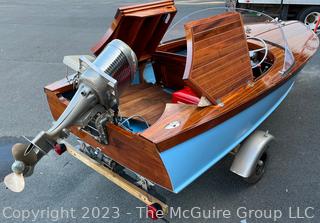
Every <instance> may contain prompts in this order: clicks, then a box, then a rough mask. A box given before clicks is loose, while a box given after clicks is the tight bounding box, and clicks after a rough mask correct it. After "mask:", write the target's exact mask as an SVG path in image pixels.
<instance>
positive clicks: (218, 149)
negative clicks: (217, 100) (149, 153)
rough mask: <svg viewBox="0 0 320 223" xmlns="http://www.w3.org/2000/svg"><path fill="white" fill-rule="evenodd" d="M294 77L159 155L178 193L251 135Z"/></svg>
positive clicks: (272, 109)
mask: <svg viewBox="0 0 320 223" xmlns="http://www.w3.org/2000/svg"><path fill="white" fill-rule="evenodd" d="M294 79H295V78H291V79H290V80H288V81H287V82H286V83H285V84H283V85H282V86H280V87H279V88H277V89H276V90H274V91H273V92H272V93H270V94H269V95H267V96H265V97H264V98H262V99H261V100H259V101H258V102H256V103H255V104H253V105H252V106H250V107H249V108H247V109H246V110H244V111H242V112H241V113H239V114H237V115H236V116H234V117H232V118H230V119H228V120H227V121H225V122H223V123H221V124H220V125H218V126H216V127H214V128H212V129H210V130H208V131H206V132H204V133H202V134H200V135H198V136H196V137H193V138H191V139H189V140H187V141H185V142H183V143H181V144H179V145H177V146H174V147H172V148H170V149H169V150H166V151H164V152H162V153H161V154H160V156H161V158H162V160H163V163H164V165H165V167H166V169H167V171H168V174H169V176H170V180H171V183H172V186H173V192H175V193H178V192H180V191H181V190H183V189H184V188H185V187H186V186H188V185H189V184H190V183H191V182H192V181H194V180H195V179H196V178H197V177H199V176H200V175H201V174H202V173H204V172H205V171H206V170H208V169H209V168H210V167H211V166H213V165H214V164H215V163H217V162H218V161H219V160H220V159H222V158H223V157H224V156H225V155H227V154H228V153H229V152H230V151H231V150H232V149H233V148H234V147H235V146H237V145H238V144H239V143H241V142H242V141H243V140H244V139H245V138H246V137H247V136H248V135H249V134H251V133H252V132H253V131H254V130H255V129H256V128H257V127H258V126H259V125H260V124H261V123H262V122H263V121H264V120H265V119H266V118H267V117H268V116H269V115H270V114H271V113H272V112H273V111H274V110H275V109H276V108H277V107H278V106H279V105H280V103H281V102H282V101H283V100H284V98H285V97H286V96H287V94H288V93H289V92H290V90H291V88H292V86H293V84H294Z"/></svg>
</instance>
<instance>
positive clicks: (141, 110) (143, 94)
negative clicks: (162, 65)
mask: <svg viewBox="0 0 320 223" xmlns="http://www.w3.org/2000/svg"><path fill="white" fill-rule="evenodd" d="M170 102H171V95H170V94H168V93H166V92H165V91H163V89H162V88H161V87H159V86H154V85H152V84H139V85H132V86H130V87H128V88H127V89H126V90H125V92H123V93H122V95H121V97H120V113H121V116H123V117H129V116H132V115H140V116H142V117H144V118H145V119H146V120H147V122H148V123H149V124H150V125H152V124H153V123H155V122H156V121H157V120H158V119H159V118H160V116H161V115H162V113H163V111H164V109H165V106H166V103H170Z"/></svg>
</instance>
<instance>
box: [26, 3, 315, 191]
mask: <svg viewBox="0 0 320 223" xmlns="http://www.w3.org/2000/svg"><path fill="white" fill-rule="evenodd" d="M210 10H212V9H210ZM176 12H177V9H176V7H175V5H174V2H173V1H171V0H165V1H160V2H154V3H147V4H142V5H135V6H130V7H123V8H119V9H118V11H117V13H116V16H115V19H114V21H113V22H112V25H111V27H110V28H109V29H108V31H107V32H106V34H105V35H104V36H103V38H102V39H101V40H100V41H99V42H98V43H97V44H96V45H95V46H94V47H93V48H92V52H93V54H94V55H95V57H97V59H96V60H95V58H94V57H93V58H91V60H92V61H94V62H93V64H94V66H93V65H92V64H91V63H90V61H89V60H86V59H83V58H82V59H81V61H82V62H83V61H85V62H86V63H87V65H88V64H89V65H90V64H91V65H90V66H89V67H90V68H91V69H93V70H95V71H96V72H98V73H99V72H100V70H99V66H100V65H101V64H99V62H97V61H98V58H99V55H101V54H102V53H103V51H104V49H105V47H106V46H108V44H110V43H112V42H113V41H114V40H115V39H118V40H121V41H122V42H124V43H125V44H126V45H127V46H129V47H130V48H131V49H132V51H133V52H134V53H135V54H136V58H137V62H138V72H137V74H136V81H135V82H136V83H135V84H132V85H130V86H126V88H125V89H124V90H121V91H122V94H121V95H120V97H119V104H118V106H119V107H118V110H117V111H118V113H117V112H116V113H117V114H114V116H118V117H120V118H119V119H118V118H117V119H113V120H108V121H107V122H106V124H105V126H103V131H104V137H105V138H104V139H102V138H103V137H102V136H101V132H99V129H98V126H96V125H95V124H94V123H95V122H92V120H91V121H90V122H87V125H84V124H82V125H80V124H78V123H76V124H75V122H72V123H71V124H70V123H68V125H66V126H67V128H68V129H69V130H70V132H71V133H72V134H73V135H75V136H76V137H78V139H79V140H81V141H82V142H84V144H83V146H84V147H88V148H91V149H93V150H94V151H97V148H98V150H99V151H101V152H102V155H103V156H104V157H107V158H108V160H109V161H110V160H112V161H113V162H114V163H116V164H117V165H119V166H121V167H125V168H126V169H129V170H131V171H133V172H134V173H136V174H137V175H138V176H139V177H140V179H144V180H145V182H144V184H147V186H148V185H149V186H150V185H153V184H157V185H159V186H161V187H163V188H165V189H167V190H170V191H173V192H175V193H178V192H180V191H181V190H183V189H184V188H185V187H186V186H188V185H189V184H190V183H191V182H193V181H194V180H195V179H196V178H197V177H199V176H200V175H201V174H202V173H204V172H205V171H206V170H207V169H209V168H210V167H212V166H213V165H214V164H215V163H216V162H218V161H219V160H220V159H222V158H223V157H224V156H226V155H227V154H229V153H230V152H232V151H234V149H235V148H236V147H237V145H239V144H241V143H243V142H244V140H246V138H247V137H248V136H250V135H252V134H253V133H254V131H255V130H256V128H257V127H258V126H259V125H260V124H261V123H262V122H263V121H264V120H265V119H266V118H267V117H268V116H269V115H270V114H271V113H272V112H273V111H274V110H275V109H276V108H277V107H278V106H279V104H280V103H281V102H282V101H283V99H284V98H285V97H286V95H287V94H288V93H289V91H290V90H291V88H292V86H293V84H294V82H295V78H296V76H297V73H298V72H299V71H300V70H301V69H302V68H303V67H304V65H305V64H306V63H307V62H308V61H309V59H310V58H311V57H312V56H313V55H314V54H315V52H316V50H317V49H318V46H319V39H318V37H317V36H316V35H315V34H314V33H313V32H312V31H311V30H308V29H307V28H306V27H305V26H304V25H303V24H302V23H300V22H298V21H288V22H279V21H277V20H274V19H272V18H270V17H267V16H264V15H263V14H256V15H258V16H257V17H258V19H260V21H252V15H253V14H254V13H253V12H252V11H249V12H248V11H245V10H241V9H237V10H229V11H225V10H222V11H221V12H222V13H220V14H218V15H212V16H209V17H207V18H202V19H196V20H192V19H191V18H192V16H188V17H186V18H187V19H191V20H192V21H188V22H186V23H184V21H185V20H184V19H186V18H183V19H182V20H181V21H180V24H181V23H182V25H184V28H185V35H183V36H179V35H178V34H179V33H178V32H176V33H175V32H173V33H172V32H171V33H170V32H167V30H168V28H169V26H170V24H171V22H172V20H173V18H174V16H175V14H176ZM201 13H203V12H201ZM213 14H214V13H213ZM192 15H194V14H192ZM197 15H198V14H197ZM265 18H266V19H265ZM171 31H173V29H171ZM166 32H167V34H166V35H165V33H166ZM171 34H172V36H173V37H175V38H174V39H171V40H169V41H166V42H164V41H162V40H163V39H165V38H167V37H168V36H170V35H171ZM164 35H165V37H164ZM101 57H102V56H101ZM87 58H88V57H87ZM67 59H68V58H67ZM69 59H70V58H69ZM81 61H80V62H81ZM80 62H79V63H80ZM69 66H71V65H70V64H69ZM71 67H72V66H71ZM97 67H98V68H97ZM87 69H89V68H87ZM101 69H102V68H101ZM102 70H104V69H102ZM82 72H83V71H79V70H78V74H77V75H80V76H81V73H82ZM77 75H74V76H73V77H72V78H70V77H69V78H65V79H62V80H60V81H57V82H55V83H52V84H50V85H48V86H46V87H45V93H46V95H47V99H48V103H49V107H50V110H51V113H52V116H53V118H54V119H55V120H59V117H61V116H62V115H63V112H64V111H66V108H67V107H68V105H69V103H70V100H71V99H73V98H74V97H75V96H74V95H75V94H76V91H77V88H75V87H74V86H75V83H76V81H77V80H78V79H77ZM102 75H104V74H102ZM137 77H139V78H137ZM137 79H139V80H137ZM67 110H68V109H67ZM97 114H98V113H97ZM91 118H92V119H94V117H91ZM119 120H120V121H119ZM92 123H93V124H92ZM97 129H98V130H97ZM259 134H260V133H259ZM259 134H258V135H259ZM60 136H61V135H60ZM41 137H42V136H41ZM41 137H40V138H41ZM101 137H102V138H101ZM60 138H61V137H60ZM253 138H254V140H251V141H250V142H247V143H244V144H246V146H245V147H250V146H249V144H250V143H251V144H252V142H253V141H254V142H259V143H261V145H263V146H260V145H257V148H258V149H256V150H254V151H251V150H250V149H252V148H251V147H250V148H249V149H241V148H240V152H241V151H242V150H243V151H244V152H242V153H243V154H244V155H241V156H245V158H244V159H240V158H239V159H240V161H242V164H239V163H238V164H237V163H235V164H234V165H235V167H234V172H237V171H239V172H241V171H240V170H239V168H240V167H239V165H240V166H241V165H242V167H241V168H251V169H252V168H253V166H254V167H255V166H256V165H257V163H259V162H260V164H261V161H263V154H264V152H265V148H264V145H265V144H266V143H268V142H269V141H270V140H271V138H272V137H271V136H270V135H268V133H264V134H263V135H262V136H261V134H260V136H259V137H257V134H256V135H255V137H253ZM264 138H265V139H264ZM255 140H256V141H255ZM47 141H48V140H47ZM56 141H58V140H56ZM38 142H39V140H38V141H37V140H33V141H32V142H31V144H30V145H31V146H30V145H29V146H28V148H29V151H30V150H32V149H33V150H34V149H35V150H37V148H38V147H42V146H43V144H41V143H38ZM39 149H42V150H45V151H47V150H46V149H43V148H39ZM240 152H239V154H240ZM249 152H250V154H251V155H249V156H248V153H249ZM250 157H253V158H252V159H251V161H250ZM242 158H243V157H242ZM240 161H239V160H238V162H240ZM243 161H247V163H248V165H251V166H250V167H248V165H246V164H243ZM235 162H237V161H235ZM243 166H244V167H243ZM244 172H245V171H244ZM250 174H253V175H255V174H256V172H254V171H253V170H251V173H250ZM239 175H241V174H239ZM244 177H246V178H247V177H250V176H244ZM147 188H148V187H147Z"/></svg>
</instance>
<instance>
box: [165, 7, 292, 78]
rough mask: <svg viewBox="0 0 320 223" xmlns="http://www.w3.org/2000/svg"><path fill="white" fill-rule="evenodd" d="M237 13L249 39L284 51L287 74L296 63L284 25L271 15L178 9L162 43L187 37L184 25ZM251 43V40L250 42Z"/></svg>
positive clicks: (225, 9) (224, 9)
mask: <svg viewBox="0 0 320 223" xmlns="http://www.w3.org/2000/svg"><path fill="white" fill-rule="evenodd" d="M230 11H235V12H238V13H240V14H241V17H242V20H243V24H244V30H245V33H246V35H247V37H258V38H261V39H263V40H264V41H265V42H267V43H268V44H272V45H275V46H278V47H279V48H281V49H282V50H283V56H282V57H281V58H280V59H281V60H283V68H282V73H285V72H286V71H287V70H288V69H289V68H290V67H291V66H292V65H293V63H294V57H293V54H292V52H291V50H290V48H289V47H288V43H287V40H286V37H285V34H284V32H283V29H282V24H281V23H280V22H279V21H278V20H277V19H274V18H272V17H271V16H269V15H266V14H264V13H261V12H257V11H254V10H248V9H241V8H232V7H230V8H227V7H208V5H200V6H199V5H198V6H194V7H193V9H192V11H190V9H189V10H182V9H180V11H179V8H178V13H177V15H176V18H175V20H174V21H173V23H172V25H171V26H170V27H169V29H168V31H167V32H166V33H165V35H164V38H163V39H162V43H164V42H167V41H170V40H174V39H180V38H184V37H185V29H184V25H185V24H186V23H188V22H190V21H195V20H199V19H203V18H207V17H211V16H214V15H218V14H221V13H224V12H230ZM250 41H251V40H250Z"/></svg>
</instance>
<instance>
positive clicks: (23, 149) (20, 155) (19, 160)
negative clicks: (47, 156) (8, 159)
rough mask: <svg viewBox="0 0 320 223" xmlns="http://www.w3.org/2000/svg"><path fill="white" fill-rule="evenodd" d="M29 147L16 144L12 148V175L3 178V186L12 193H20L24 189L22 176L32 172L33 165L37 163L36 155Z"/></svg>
mask: <svg viewBox="0 0 320 223" xmlns="http://www.w3.org/2000/svg"><path fill="white" fill-rule="evenodd" d="M28 148H29V146H28V145H25V144H22V143H17V144H15V145H14V146H13V147H12V156H13V158H14V159H15V162H14V163H13V164H12V166H11V169H12V173H10V174H9V175H7V176H6V177H5V178H4V184H5V185H6V187H7V188H8V189H9V190H11V191H13V192H17V193H18V192H22V191H23V189H24V187H25V180H24V176H28V175H30V174H31V173H32V172H33V168H34V165H35V164H36V163H37V161H38V158H37V154H36V152H35V151H34V150H33V149H31V150H30V149H28Z"/></svg>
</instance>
